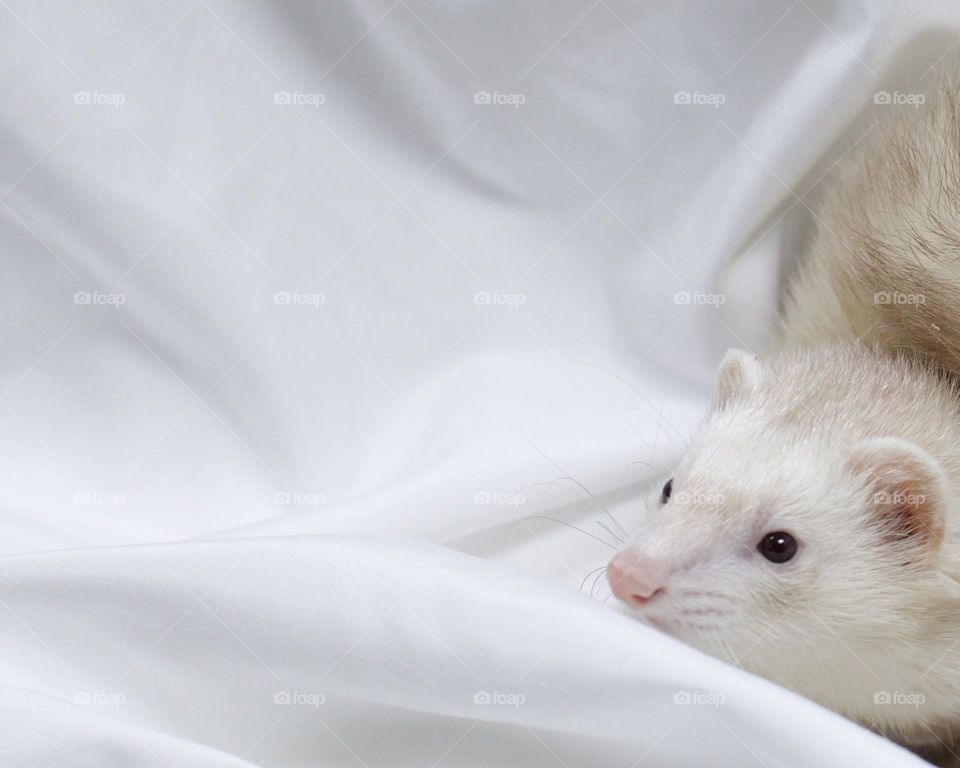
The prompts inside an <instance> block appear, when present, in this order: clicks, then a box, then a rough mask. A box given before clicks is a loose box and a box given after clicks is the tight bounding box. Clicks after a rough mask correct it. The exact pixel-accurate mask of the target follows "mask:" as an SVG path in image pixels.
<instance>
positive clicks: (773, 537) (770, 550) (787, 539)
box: [757, 531, 797, 563]
mask: <svg viewBox="0 0 960 768" xmlns="http://www.w3.org/2000/svg"><path fill="white" fill-rule="evenodd" d="M757 550H758V551H759V552H760V554H761V555H763V556H764V557H765V558H767V560H769V561H770V562H771V563H785V562H787V560H790V559H792V558H793V556H794V555H795V554H797V540H796V539H795V538H793V536H791V535H790V534H789V533H787V532H786V531H775V532H773V533H768V534H767V535H766V536H764V537H763V538H762V539H760V543H759V544H757Z"/></svg>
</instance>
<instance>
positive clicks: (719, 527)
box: [608, 349, 960, 732]
mask: <svg viewBox="0 0 960 768" xmlns="http://www.w3.org/2000/svg"><path fill="white" fill-rule="evenodd" d="M782 357H783V359H780V360H775V361H774V362H772V363H769V364H768V363H761V362H760V361H758V360H756V359H755V358H754V357H753V355H750V354H748V353H746V352H741V351H737V350H731V351H730V352H728V353H727V355H726V357H725V358H724V359H723V362H722V363H721V366H720V370H719V374H718V378H717V382H716V385H715V390H714V396H713V403H712V407H711V410H710V413H709V415H708V416H707V418H706V419H705V421H704V423H703V425H702V426H701V428H700V431H699V433H698V434H697V435H696V436H695V438H694V440H693V442H692V444H691V446H690V448H689V450H688V452H687V454H686V456H685V457H684V458H683V459H682V461H681V462H680V464H679V465H678V466H677V467H676V469H675V471H674V472H673V473H671V474H672V476H671V477H667V478H664V480H663V483H662V484H661V485H660V486H659V487H658V488H657V490H656V491H655V492H654V493H653V494H652V496H651V498H650V499H649V500H648V505H647V514H646V516H645V519H644V520H643V521H642V523H641V527H640V531H639V534H638V535H637V537H636V538H635V540H634V541H633V542H632V543H631V544H630V545H629V546H628V547H627V548H626V549H624V550H623V551H622V552H620V553H619V554H617V555H616V556H615V557H614V558H613V560H612V561H611V563H610V566H609V568H608V578H609V581H610V586H611V588H612V590H613V592H614V594H615V595H616V596H617V597H618V598H619V599H620V600H621V601H622V602H623V603H624V604H625V606H626V607H627V610H628V611H629V612H631V613H633V614H634V615H636V616H637V617H639V618H642V619H644V620H646V621H648V622H649V623H651V624H653V625H654V626H656V627H658V628H660V629H662V630H664V631H666V632H669V633H670V634H672V635H674V636H676V637H678V638H680V639H682V640H684V641H686V642H688V643H690V644H691V645H694V646H696V647H699V648H701V649H702V650H705V651H707V652H709V653H712V654H714V655H717V656H719V657H721V658H724V659H726V660H728V661H731V662H733V663H736V664H738V665H740V666H743V667H745V668H747V669H750V670H752V671H754V672H757V673H759V674H762V675H764V676H766V677H769V678H771V679H773V680H775V681H777V682H780V683H781V684H783V685H786V686H788V687H791V688H794V689H795V690H799V691H800V692H802V693H805V694H806V695H808V696H810V697H812V698H815V699H817V700H819V701H821V703H824V704H826V705H828V706H832V707H833V708H835V709H839V710H841V711H844V712H845V713H846V714H848V715H850V716H853V717H855V718H856V719H859V720H861V721H862V722H866V723H868V724H871V725H877V726H879V727H880V728H881V729H883V730H887V731H890V730H893V731H898V730H899V731H904V732H905V731H906V730H908V729H909V727H912V726H908V725H907V724H906V722H905V718H909V717H912V715H910V714H909V713H908V714H907V715H905V716H903V717H901V716H900V715H899V714H897V715H893V712H892V710H883V709H882V708H880V707H878V705H877V701H876V699H877V697H878V696H879V697H880V698H881V699H882V697H883V696H882V695H883V693H884V692H885V691H889V692H892V691H901V692H903V691H911V690H914V691H915V690H916V686H917V685H919V684H920V683H917V682H915V681H916V680H917V679H919V678H920V677H921V675H922V674H923V672H924V671H925V670H924V667H929V665H930V664H933V663H934V662H935V661H936V658H934V656H936V655H938V654H939V651H938V650H937V649H936V648H932V647H931V648H929V649H928V652H927V654H926V658H921V657H923V656H924V651H923V650H922V649H923V648H926V647H927V646H929V644H930V643H932V642H935V641H936V642H940V643H941V644H942V650H945V649H946V648H947V647H948V645H949V644H950V643H952V642H953V641H955V640H956V639H957V636H958V635H957V632H956V628H957V627H958V626H960V622H958V621H957V619H956V618H954V619H953V620H952V626H950V627H949V631H948V632H947V633H946V635H945V634H944V621H943V618H944V615H945V613H946V612H947V611H950V610H953V611H956V610H957V607H958V605H960V604H958V602H957V592H956V580H955V577H954V578H953V579H951V578H947V577H946V576H945V574H944V570H943V562H944V557H945V554H944V552H943V550H944V549H945V545H944V537H945V522H946V519H947V511H948V508H949V507H950V506H951V505H952V504H953V495H952V493H951V480H950V477H949V474H948V471H947V469H946V468H945V466H944V465H943V463H942V462H941V461H940V460H938V459H936V458H934V456H933V455H932V453H931V451H930V450H928V448H929V445H930V440H928V441H927V447H923V446H921V445H920V444H919V442H918V441H916V440H914V439H912V438H914V437H916V436H918V435H921V434H930V435H933V434H936V435H938V438H935V439H934V442H936V439H952V438H950V436H949V435H946V434H945V433H946V432H947V431H948V430H946V429H945V428H944V420H945V419H947V418H949V419H951V420H955V418H956V417H955V415H954V411H953V410H951V409H953V408H954V405H953V402H952V399H951V398H952V395H950V393H949V390H947V392H946V394H944V392H943V390H944V387H943V386H941V385H938V384H936V382H934V381H932V380H930V379H929V378H925V377H924V375H921V373H919V372H917V371H916V370H915V369H914V368H913V367H910V366H907V365H906V364H901V366H900V368H897V367H896V366H895V365H893V363H892V362H891V361H887V362H884V361H883V360H881V359H880V358H879V357H877V356H876V355H872V354H868V353H867V352H860V351H856V350H850V349H836V350H831V351H829V352H828V353H825V354H823V355H819V356H818V355H816V354H813V353H812V352H801V353H796V354H794V355H793V356H790V355H787V356H785V357H784V356H782ZM938 387H939V388H938ZM945 411H946V412H947V413H946V414H945ZM951 434H952V433H951ZM953 450H954V452H956V447H954V449H953ZM954 562H955V558H954ZM950 635H952V637H951V636H950ZM934 639H936V640H934ZM938 647H939V646H938ZM907 667H909V670H908V669H907ZM914 667H916V669H914ZM891 670H893V671H891ZM934 677H936V675H934ZM878 713H879V714H878Z"/></svg>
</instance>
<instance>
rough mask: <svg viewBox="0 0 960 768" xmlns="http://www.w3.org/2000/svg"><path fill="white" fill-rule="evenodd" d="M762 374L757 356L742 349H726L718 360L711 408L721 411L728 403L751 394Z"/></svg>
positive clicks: (758, 383)
mask: <svg viewBox="0 0 960 768" xmlns="http://www.w3.org/2000/svg"><path fill="white" fill-rule="evenodd" d="M762 376H763V369H762V368H761V366H760V361H758V360H757V356H756V355H753V354H751V353H750V352H744V351H743V350H742V349H728V350H727V353H726V354H725V355H724V356H723V359H722V360H721V361H720V369H719V370H718V371H717V383H716V384H715V385H714V389H713V409H714V410H715V411H722V410H723V409H724V408H726V407H727V406H728V405H730V403H732V402H734V401H735V400H740V399H742V398H745V397H747V396H749V395H750V394H752V393H753V392H754V391H755V390H756V389H757V387H758V386H760V379H761V378H762Z"/></svg>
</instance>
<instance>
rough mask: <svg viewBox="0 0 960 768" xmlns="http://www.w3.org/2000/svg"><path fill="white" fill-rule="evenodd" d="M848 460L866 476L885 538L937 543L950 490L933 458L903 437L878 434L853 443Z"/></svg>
mask: <svg viewBox="0 0 960 768" xmlns="http://www.w3.org/2000/svg"><path fill="white" fill-rule="evenodd" d="M849 465H850V468H851V469H852V470H853V471H854V473H855V474H857V475H860V476H861V477H864V478H865V479H866V480H867V482H868V484H869V485H868V487H869V489H870V493H871V503H872V504H873V507H874V512H875V513H876V515H877V522H878V523H879V524H880V525H881V528H882V530H883V532H884V534H885V536H886V537H887V538H888V539H889V540H890V541H892V542H904V541H913V542H916V543H918V544H921V545H923V546H924V547H926V548H927V549H928V550H929V551H931V552H934V551H936V550H937V549H938V548H939V546H940V543H941V542H942V541H943V532H944V526H945V521H946V510H947V505H948V504H949V499H950V491H949V482H948V480H947V476H946V474H945V473H944V471H943V469H942V467H941V466H940V464H939V463H938V462H937V461H936V459H934V458H933V457H932V456H931V455H930V454H929V453H927V452H926V451H925V450H923V449H922V448H920V447H919V446H916V445H914V444H913V443H910V442H908V441H906V440H901V439H899V438H895V437H878V438H871V439H868V440H862V441H860V442H859V443H857V444H856V445H854V447H853V451H852V453H851V455H850V460H849Z"/></svg>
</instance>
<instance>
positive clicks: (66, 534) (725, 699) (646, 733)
mask: <svg viewBox="0 0 960 768" xmlns="http://www.w3.org/2000/svg"><path fill="white" fill-rule="evenodd" d="M958 34H960V10H957V9H955V8H954V9H951V8H950V4H949V3H946V2H944V3H925V4H923V6H922V8H920V7H918V6H916V5H915V4H912V3H907V2H903V3H871V4H869V6H867V5H866V4H861V3H857V2H852V1H851V2H840V3H825V2H824V3H821V2H808V1H807V0H799V1H798V2H793V3H789V2H775V3H769V2H761V1H760V0H755V1H747V2H741V3H736V4H718V3H706V2H705V3H678V4H671V5H669V6H667V5H657V4H646V5H645V6H644V7H640V6H639V5H638V4H635V3H630V2H626V1H625V0H598V2H592V1H591V0H580V1H579V2H574V1H573V0H554V1H553V2H550V3H537V2H520V3H510V2H506V0H501V1H494V0H488V1H487V0H458V1H457V2H445V3H444V2H429V1H428V0H398V2H391V0H377V1H376V2H374V1H373V0H370V1H368V2H360V1H359V0H355V1H353V2H348V1H347V0H344V1H343V2H340V3H322V4H320V3H315V4H311V3H298V4H295V3H284V4H281V5H277V6H272V5H267V4H262V3H256V2H252V1H250V2H248V1H247V0H234V2H229V3H228V2H219V1H217V0H199V1H198V2H193V0H182V1H179V0H178V1H171V2H167V3H163V4H147V3H136V4H131V3H129V2H121V1H120V0H114V1H113V2H107V3H101V4H98V5H97V7H96V8H92V7H82V6H81V5H69V6H68V5H63V4H59V3H52V2H31V1H30V0H3V2H2V3H0V46H2V47H0V50H2V54H0V55H2V60H3V63H4V66H3V67H0V83H2V93H3V94H4V96H3V99H2V101H0V126H2V129H3V141H2V142H0V202H2V206H0V243H2V247H3V254H4V258H3V259H2V261H0V265H2V266H0V269H2V271H3V272H2V277H0V290H2V298H3V303H2V309H0V312H2V317H3V320H4V322H3V324H2V330H0V333H2V334H3V335H2V341H3V344H2V351H3V358H2V361H0V362H2V364H0V405H2V406H3V407H2V408H0V426H2V429H0V435H2V443H0V445H2V457H0V458H2V466H3V468H4V471H3V483H2V484H0V494H2V505H3V515H2V518H0V521H2V522H0V524H2V536H0V551H2V553H3V557H2V558H0V574H2V575H0V686H2V687H0V706H2V708H3V715H2V717H0V765H3V766H43V765H57V766H105V767H106V766H124V767H125V768H127V767H138V766H144V768H146V767H147V766H156V765H177V766H198V767H201V766H202V767H203V768H207V767H209V766H240V765H245V766H249V765H257V766H263V767H264V768H267V767H268V766H278V767H279V766H284V767H289V766H314V765H329V766H340V765H343V766H347V765H368V766H373V765H380V764H390V765H410V766H414V765H416V766H421V765H459V766H472V765H525V766H554V765H556V764H557V763H560V764H563V765H566V766H570V767H571V768H572V767H573V766H577V765H590V766H595V765H631V764H633V765H664V766H679V765H690V766H700V765H716V766H743V765H748V764H751V761H752V762H753V763H756V764H763V765H767V766H787V765H829V764H831V762H833V763H835V764H840V763H841V762H843V761H845V760H849V759H854V758H851V757H850V756H851V755H855V756H856V758H855V761H856V763H857V764H864V765H873V766H907V765H915V764H917V763H918V761H917V760H916V759H915V758H913V757H912V756H910V755H909V754H907V753H906V752H904V751H902V750H900V749H898V748H896V747H894V746H893V745H891V744H889V743H887V742H884V741H883V740H881V739H879V738H877V737H874V736H873V735H871V734H869V733H866V732H864V731H863V730H861V729H859V728H857V727H855V726H853V725H852V724H849V723H847V722H846V721H844V720H842V719H841V718H839V717H837V716H835V715H833V714H831V713H829V712H826V711H824V710H822V709H820V708H819V707H817V706H815V705H813V704H811V703H809V702H806V701H804V700H802V699H800V698H799V697H796V696H794V695H793V694H791V693H789V692H787V691H783V690H780V689H778V688H776V687H775V686H772V685H770V684H768V683H766V682H765V681H762V680H759V679H756V678H753V677H751V676H748V675H746V674H744V673H742V672H739V671H737V670H735V669H732V668H729V667H726V666H724V665H722V664H720V663H719V662H717V661H715V660H713V659H710V658H707V657H704V656H702V655H700V654H698V653H696V652H694V651H692V650H690V649H688V648H686V647H684V646H682V645H680V644H678V643H676V642H674V641H672V640H671V639H670V638H667V637H665V636H662V635H660V634H659V633H656V632H654V631H652V630H649V629H646V628H644V627H641V626H639V625H637V624H636V623H634V622H631V621H630V620H628V619H626V618H625V617H623V616H621V615H620V614H618V613H616V612H615V611H613V610H610V607H609V605H604V604H602V602H600V601H598V600H592V599H590V597H588V596H584V595H582V594H578V593H577V588H578V587H579V586H580V584H581V582H582V581H583V578H584V576H586V575H587V574H588V572H589V571H590V570H591V569H593V568H596V567H599V566H601V565H603V564H604V563H605V561H606V559H607V557H608V556H609V553H610V552H611V545H616V541H615V540H614V539H613V538H612V536H611V534H610V533H609V530H616V529H615V528H613V527H612V526H613V523H611V521H610V519H609V518H608V517H607V513H606V512H605V511H604V509H607V510H608V511H609V514H611V515H612V516H613V517H614V518H615V519H616V521H617V523H619V524H620V525H622V526H623V528H624V529H626V530H627V531H629V530H630V528H631V525H632V524H633V523H634V522H635V521H636V520H637V519H638V517H639V515H640V514H641V512H642V510H641V508H640V505H639V503H638V501H637V496H638V491H639V489H640V488H642V487H643V486H644V485H645V484H646V483H647V482H648V481H649V480H651V479H652V478H653V477H658V476H659V473H660V472H661V471H663V470H664V469H665V468H666V467H668V466H669V464H670V461H671V460H672V459H673V457H675V456H676V455H677V453H678V451H679V450H680V449H681V448H682V443H683V439H684V436H685V435H686V434H687V433H688V432H689V430H690V429H691V428H692V427H693V426H694V425H695V423H696V420H697V418H698V417H699V414H700V413H701V411H702V408H703V406H704V396H705V392H706V391H707V387H708V386H709V380H710V375H711V371H712V369H713V367H714V365H715V364H716V361H717V360H718V359H719V356H720V355H721V353H722V351H723V350H724V349H725V348H727V347H728V346H733V345H736V346H743V347H749V348H754V349H759V348H762V346H763V344H764V342H765V340H766V338H767V335H768V332H769V329H770V327H771V323H772V318H773V316H774V312H775V308H776V296H777V287H778V285H779V282H780V280H781V279H782V267H783V265H784V264H785V263H786V262H787V261H788V260H789V258H790V257H791V256H792V255H794V254H795V252H796V250H797V247H798V246H799V244H800V243H801V242H802V237H803V236H804V234H805V233H807V232H809V224H810V213H809V210H808V208H807V204H808V203H809V204H812V203H813V202H814V201H815V200H816V196H817V192H818V190H819V188H820V184H818V181H819V179H820V177H821V174H822V173H823V172H825V171H827V170H828V168H829V167H830V165H831V164H832V163H833V162H834V161H835V160H836V159H838V158H839V157H840V156H841V155H842V153H844V152H845V151H846V150H847V149H848V148H849V147H850V146H851V145H852V144H853V143H854V142H856V141H857V140H858V139H859V138H860V137H861V136H862V135H863V133H864V132H865V131H867V130H870V129H871V128H872V126H873V120H874V116H875V115H874V112H872V111H871V110H865V109H864V105H870V102H871V101H872V98H873V94H874V93H876V92H878V91H880V90H887V91H891V92H892V91H895V90H898V89H899V91H901V92H912V91H915V90H917V89H918V87H919V86H918V83H920V82H922V81H923V79H924V78H925V77H930V76H932V74H931V73H930V72H928V70H929V68H930V67H931V66H932V65H933V66H934V69H936V66H937V64H938V62H939V61H940V60H941V58H943V61H949V60H950V55H951V50H952V48H953V46H954V44H955V41H956V39H957V35H958ZM944 57H945V58H944ZM911 89H912V90H911ZM488 93H489V94H490V96H489V101H490V102H491V103H484V102H485V101H487V100H488V99H487V95H486V94H488ZM684 93H688V94H690V99H689V100H690V101H691V102H694V103H690V104H684V103H682V102H683V101H684V100H685V97H684V96H683V94H684ZM678 94H679V95H678ZM718 94H719V95H720V96H722V101H723V103H722V104H719V105H717V102H718V101H720V99H719V98H718V97H717V95H718ZM521 101H522V103H518V102H521ZM478 102H479V103H478ZM675 102H680V103H675ZM890 108H891V109H896V108H898V107H890ZM900 108H904V107H900ZM907 108H908V107H907ZM678 292H681V293H682V292H686V293H687V294H690V295H693V294H698V295H699V294H703V295H707V294H710V295H715V294H722V296H723V298H724V303H723V304H722V305H721V306H719V307H717V306H715V300H714V303H706V304H699V305H697V304H683V303H677V300H676V299H675V295H676V294H677V293H678ZM287 300H289V301H287ZM541 515H545V516H549V517H553V518H556V519H557V520H560V521H561V522H568V523H571V524H573V525H576V526H578V527H580V528H582V529H583V530H585V531H586V532H587V534H591V535H592V536H594V537H596V538H591V537H590V535H583V534H581V533H579V532H577V531H574V530H571V529H569V528H566V527H564V526H563V525H562V524H558V523H555V522H551V521H547V520H543V519H540V517H539V516H541ZM604 526H607V527H604ZM475 556H479V557H480V558H483V559H478V558H477V557H475ZM490 561H498V562H490ZM590 587H591V582H590V580H589V579H588V580H587V581H586V583H585V586H584V590H583V591H585V592H589V591H590ZM596 594H597V596H598V597H599V598H601V599H602V598H603V597H604V595H605V593H604V592H603V590H602V585H601V586H600V588H598V590H596ZM686 702H689V703H686Z"/></svg>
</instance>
